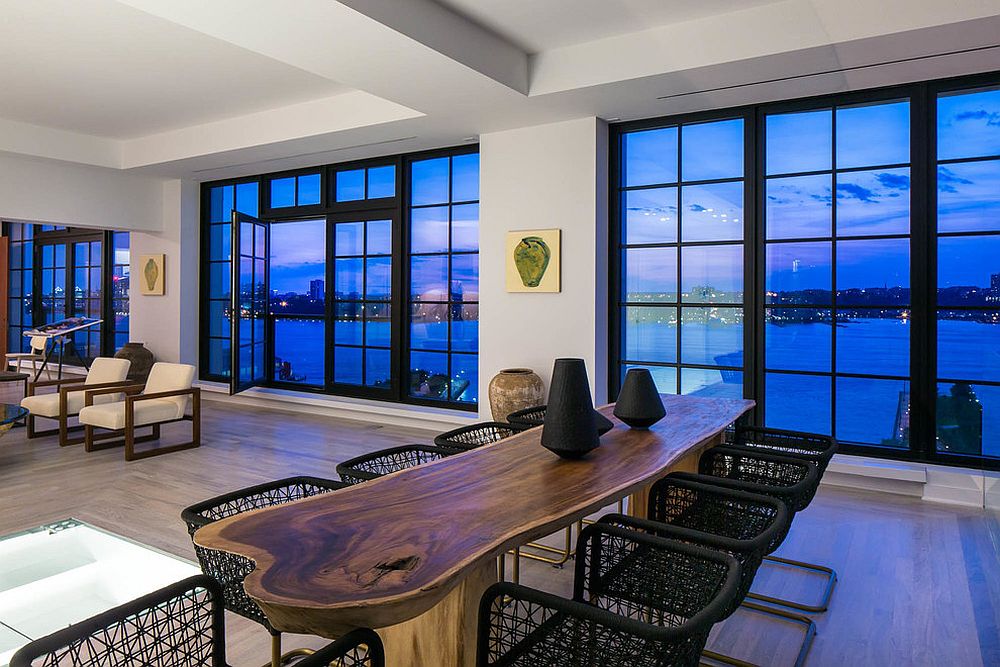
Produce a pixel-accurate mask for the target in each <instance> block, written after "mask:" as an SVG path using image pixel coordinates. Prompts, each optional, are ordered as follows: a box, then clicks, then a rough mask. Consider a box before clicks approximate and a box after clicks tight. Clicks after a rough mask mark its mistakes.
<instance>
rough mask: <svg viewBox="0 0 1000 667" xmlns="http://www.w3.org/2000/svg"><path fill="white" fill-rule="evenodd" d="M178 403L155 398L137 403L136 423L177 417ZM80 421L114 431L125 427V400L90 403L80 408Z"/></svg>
mask: <svg viewBox="0 0 1000 667" xmlns="http://www.w3.org/2000/svg"><path fill="white" fill-rule="evenodd" d="M177 418H178V414H177V405H176V404H175V403H174V401H173V399H169V398H154V399H152V400H149V401H139V402H138V403H136V404H135V425H136V426H143V425H145V424H155V423H157V422H166V421H171V420H173V419H177ZM80 423H81V424H89V425H91V426H96V427H98V428H106V429H110V430H112V431H117V430H119V429H123V428H125V401H117V402H115V403H102V404H101V405H89V406H87V407H85V408H83V409H82V410H80Z"/></svg>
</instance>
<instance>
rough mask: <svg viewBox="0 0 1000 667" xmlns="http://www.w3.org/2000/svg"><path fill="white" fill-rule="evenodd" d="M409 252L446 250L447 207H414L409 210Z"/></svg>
mask: <svg viewBox="0 0 1000 667" xmlns="http://www.w3.org/2000/svg"><path fill="white" fill-rule="evenodd" d="M410 252H413V253H425V252H448V207H447V206H432V207H430V208H415V209H413V210H412V211H411V212H410Z"/></svg>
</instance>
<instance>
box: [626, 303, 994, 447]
mask: <svg viewBox="0 0 1000 667" xmlns="http://www.w3.org/2000/svg"><path fill="white" fill-rule="evenodd" d="M661 312H663V311H661ZM669 312H671V313H672V312H673V311H672V310H671V311H669ZM636 319H639V318H633V319H632V320H631V321H630V319H629V317H628V316H626V329H627V332H626V337H625V338H626V356H627V358H628V359H629V360H632V361H637V362H639V361H658V362H663V363H675V362H676V361H677V359H676V357H677V335H678V326H677V322H676V318H675V317H669V316H664V317H662V318H661V319H660V321H658V322H654V321H636ZM697 320H698V321H685V322H683V323H682V324H681V326H680V339H681V348H680V356H681V362H682V363H693V364H707V365H732V366H737V367H739V366H741V365H742V352H743V327H742V325H741V324H739V323H738V322H733V323H731V324H721V323H720V322H719V321H718V320H707V321H706V320H704V319H702V318H697ZM910 328H911V325H910V324H909V322H908V320H905V319H874V318H873V319H857V320H851V321H848V322H846V323H843V324H841V325H840V326H837V327H836V328H834V327H832V326H831V325H830V324H826V323H785V324H774V323H768V324H766V325H765V340H766V347H765V357H766V366H767V369H768V370H769V371H782V370H795V371H805V372H813V373H817V374H818V373H830V372H831V371H833V370H834V369H833V368H832V356H833V355H832V349H833V341H832V340H831V337H832V336H834V335H835V336H836V346H837V368H836V370H837V371H838V372H841V373H858V374H870V375H896V376H901V377H903V378H905V377H907V376H908V375H909V361H910V354H909V337H910ZM654 375H655V376H656V379H657V382H658V384H659V385H660V388H661V390H662V391H665V392H671V393H673V392H675V391H676V381H677V380H676V377H677V376H676V371H674V370H673V369H662V370H661V369H655V370H654ZM725 375H726V376H728V377H726V378H724V377H723V376H724V372H723V371H719V370H709V371H707V370H699V369H682V370H681V391H682V392H684V393H691V394H698V395H714V396H736V395H739V391H740V386H739V382H741V381H742V380H741V376H739V375H737V374H734V373H731V372H726V373H725ZM938 377H942V378H947V379H953V380H969V381H976V380H989V381H997V380H1000V325H998V324H989V323H983V322H972V321H967V320H953V319H942V320H940V321H939V322H938ZM727 379H728V382H727V381H726V380H727ZM765 384H766V390H765V401H766V411H767V414H766V416H765V420H766V423H767V424H768V425H769V426H774V427H780V428H790V429H796V430H805V431H813V432H819V433H830V432H831V430H832V426H833V423H832V422H833V419H834V418H835V419H836V431H837V435H838V437H839V438H841V439H842V440H844V441H848V442H859V443H867V444H880V445H889V446H898V447H906V446H907V444H906V443H905V442H903V441H901V440H900V439H899V438H898V434H896V433H894V426H895V425H896V419H897V414H896V412H897V408H898V406H899V397H900V392H904V391H908V389H909V387H908V384H909V383H908V382H906V381H905V380H871V379H862V378H843V377H841V378H837V379H836V380H831V378H829V377H825V376H820V375H807V376H802V375H792V374H787V373H778V372H769V373H768V374H767V377H766V383H765ZM951 388H952V384H951V383H942V384H940V385H939V387H938V393H939V394H941V395H948V394H949V392H950V390H951ZM973 391H974V393H975V395H976V398H977V399H978V401H979V403H980V404H981V405H982V411H983V416H982V432H983V437H982V440H983V452H984V453H985V454H987V455H990V456H1000V387H994V386H989V385H976V384H973ZM834 397H836V404H837V414H836V416H834V415H832V414H831V406H832V403H833V399H834Z"/></svg>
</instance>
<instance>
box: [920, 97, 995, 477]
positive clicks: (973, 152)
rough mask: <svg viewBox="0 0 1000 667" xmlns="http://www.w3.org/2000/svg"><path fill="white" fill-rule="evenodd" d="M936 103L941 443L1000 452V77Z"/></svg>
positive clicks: (968, 451) (946, 449)
mask: <svg viewBox="0 0 1000 667" xmlns="http://www.w3.org/2000/svg"><path fill="white" fill-rule="evenodd" d="M934 107H935V111H936V116H937V122H936V129H937V150H936V153H937V154H936V156H935V159H936V163H937V169H936V176H937V189H936V196H937V202H936V203H937V206H936V209H937V223H938V224H937V239H936V250H937V286H936V287H937V309H936V318H935V322H934V326H935V327H936V342H937V364H936V366H937V374H936V384H935V394H936V396H935V403H936V408H937V409H936V417H937V425H936V446H937V449H938V451H939V452H942V453H951V454H960V455H971V456H987V457H993V458H1000V86H991V87H985V88H974V89H971V90H945V91H940V92H938V93H937V95H936V98H935V100H934Z"/></svg>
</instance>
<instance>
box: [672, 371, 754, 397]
mask: <svg viewBox="0 0 1000 667" xmlns="http://www.w3.org/2000/svg"><path fill="white" fill-rule="evenodd" d="M681 393H682V394H689V395H691V396H702V397H706V398H743V373H742V372H740V371H733V370H725V369H718V370H715V369H708V368H682V369H681Z"/></svg>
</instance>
